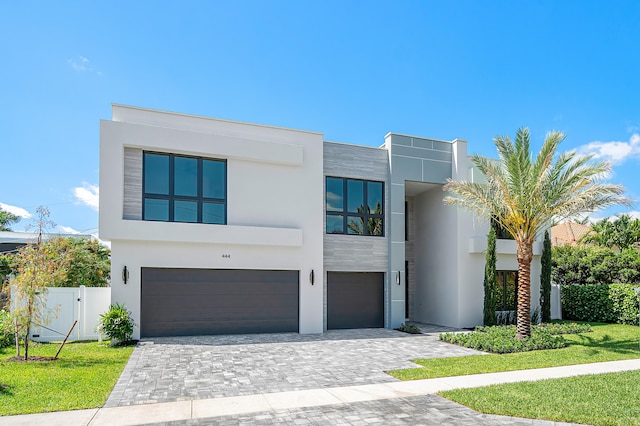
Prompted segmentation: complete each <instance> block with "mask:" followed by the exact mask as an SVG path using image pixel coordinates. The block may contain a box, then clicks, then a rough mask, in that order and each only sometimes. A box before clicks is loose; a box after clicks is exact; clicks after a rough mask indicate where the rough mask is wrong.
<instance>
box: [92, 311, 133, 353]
mask: <svg viewBox="0 0 640 426" xmlns="http://www.w3.org/2000/svg"><path fill="white" fill-rule="evenodd" d="M134 325H135V324H134V322H133V319H132V318H131V311H129V310H128V309H127V308H126V307H125V306H124V305H121V304H120V303H113V304H111V306H109V310H108V311H107V312H105V313H104V314H100V320H99V322H98V332H99V333H101V334H104V335H105V336H107V337H108V338H109V339H111V340H112V343H113V341H114V340H115V341H116V342H117V343H125V342H127V341H129V340H131V336H132V335H133V326H134Z"/></svg>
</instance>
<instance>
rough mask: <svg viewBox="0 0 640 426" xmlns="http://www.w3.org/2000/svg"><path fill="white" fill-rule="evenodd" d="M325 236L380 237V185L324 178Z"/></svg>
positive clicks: (382, 230) (353, 180) (381, 227)
mask: <svg viewBox="0 0 640 426" xmlns="http://www.w3.org/2000/svg"><path fill="white" fill-rule="evenodd" d="M326 213H327V215H326V216H327V229H326V232H327V234H350V235H371V236H377V237H382V236H384V182H376V181H369V180H361V179H347V178H339V177H330V176H327V178H326Z"/></svg>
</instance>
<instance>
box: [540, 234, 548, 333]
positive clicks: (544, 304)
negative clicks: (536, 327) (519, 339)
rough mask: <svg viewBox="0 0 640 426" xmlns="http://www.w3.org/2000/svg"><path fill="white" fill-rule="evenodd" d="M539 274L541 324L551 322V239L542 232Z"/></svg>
mask: <svg viewBox="0 0 640 426" xmlns="http://www.w3.org/2000/svg"><path fill="white" fill-rule="evenodd" d="M540 263H541V267H542V268H541V269H542V271H541V273H540V311H541V314H542V322H551V238H550V237H549V231H544V242H543V244H542V258H541V259H540Z"/></svg>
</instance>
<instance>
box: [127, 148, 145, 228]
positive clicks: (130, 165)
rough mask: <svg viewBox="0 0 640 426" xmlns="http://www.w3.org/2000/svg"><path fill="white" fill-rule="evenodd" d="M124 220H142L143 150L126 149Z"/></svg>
mask: <svg viewBox="0 0 640 426" xmlns="http://www.w3.org/2000/svg"><path fill="white" fill-rule="evenodd" d="M123 204H124V205H123V209H122V218H123V219H128V220H142V150H141V149H139V148H125V149H124V202H123Z"/></svg>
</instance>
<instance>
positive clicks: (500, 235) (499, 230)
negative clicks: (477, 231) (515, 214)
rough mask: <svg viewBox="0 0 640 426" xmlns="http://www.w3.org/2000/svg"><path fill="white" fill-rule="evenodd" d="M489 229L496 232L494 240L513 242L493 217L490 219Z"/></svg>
mask: <svg viewBox="0 0 640 426" xmlns="http://www.w3.org/2000/svg"><path fill="white" fill-rule="evenodd" d="M491 227H492V228H493V229H494V231H496V238H497V239H499V240H513V237H512V236H511V234H509V232H508V231H507V230H506V229H504V228H503V226H502V225H501V224H500V223H498V221H497V220H495V219H494V218H493V217H492V218H491Z"/></svg>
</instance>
